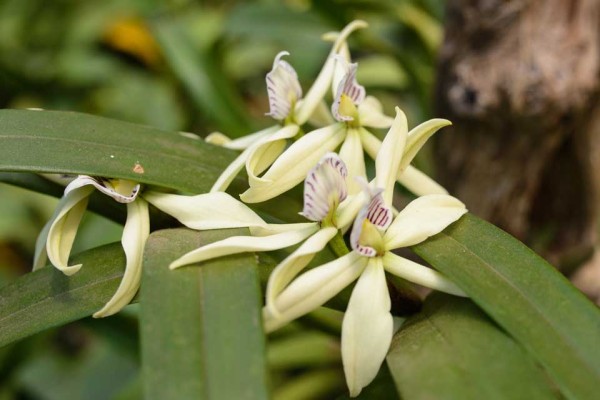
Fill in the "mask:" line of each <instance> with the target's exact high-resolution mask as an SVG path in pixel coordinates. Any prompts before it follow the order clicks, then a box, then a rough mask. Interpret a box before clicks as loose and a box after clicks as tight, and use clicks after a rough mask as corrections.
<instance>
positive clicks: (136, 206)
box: [94, 198, 150, 318]
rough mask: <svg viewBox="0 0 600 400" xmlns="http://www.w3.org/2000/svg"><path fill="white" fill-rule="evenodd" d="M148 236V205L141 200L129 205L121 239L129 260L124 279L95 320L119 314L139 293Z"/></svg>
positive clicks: (96, 314) (95, 314)
mask: <svg viewBox="0 0 600 400" xmlns="http://www.w3.org/2000/svg"><path fill="white" fill-rule="evenodd" d="M148 235H150V218H149V215H148V203H146V202H145V201H144V200H143V199H141V198H140V199H138V200H136V201H134V202H133V203H129V204H127V221H126V222H125V227H124V228H123V237H122V238H121V244H122V245H123V250H125V258H126V260H127V261H126V265H125V273H124V274H123V279H121V283H120V284H119V287H118V288H117V291H116V292H115V294H113V296H112V297H111V299H110V300H109V301H108V303H106V304H105V305H104V307H102V309H100V310H99V311H97V312H95V313H94V318H102V317H108V316H109V315H113V314H115V313H117V312H119V311H120V310H121V309H122V308H123V307H125V306H126V305H127V304H129V302H130V301H131V299H133V297H134V296H135V294H136V293H137V291H138V289H139V287H140V280H141V277H142V256H143V254H144V246H145V244H146V239H148Z"/></svg>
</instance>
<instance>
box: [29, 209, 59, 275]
mask: <svg viewBox="0 0 600 400" xmlns="http://www.w3.org/2000/svg"><path fill="white" fill-rule="evenodd" d="M63 199H64V197H63ZM58 208H62V207H61V206H60V205H59V206H58V207H57V209H58ZM53 221H54V217H52V219H50V220H49V221H48V222H46V224H45V225H44V227H43V228H42V230H41V232H40V234H39V235H38V237H37V239H36V240H35V251H34V253H33V270H34V271H36V270H38V269H40V268H42V267H45V266H46V264H47V263H48V253H46V242H47V241H48V233H49V232H50V227H51V226H52V222H53Z"/></svg>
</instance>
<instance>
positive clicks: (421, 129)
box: [398, 118, 452, 173]
mask: <svg viewBox="0 0 600 400" xmlns="http://www.w3.org/2000/svg"><path fill="white" fill-rule="evenodd" d="M448 125H452V122H450V121H448V120H446V119H440V118H436V119H430V120H429V121H425V122H423V123H422V124H420V125H419V126H416V127H414V128H413V129H411V130H410V132H408V138H407V139H406V147H405V149H404V155H403V156H402V162H401V164H400V170H399V171H398V173H402V171H404V169H406V167H408V165H409V164H410V163H411V162H412V160H413V159H414V158H415V156H416V155H417V153H418V152H419V150H421V147H423V145H424V144H425V142H427V140H428V139H429V138H430V137H431V136H432V135H433V134H434V133H436V132H437V131H438V130H439V129H441V128H443V127H445V126H448Z"/></svg>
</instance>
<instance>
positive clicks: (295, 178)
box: [240, 54, 450, 203]
mask: <svg viewBox="0 0 600 400" xmlns="http://www.w3.org/2000/svg"><path fill="white" fill-rule="evenodd" d="M357 68H358V64H356V63H348V62H347V61H346V60H345V59H344V57H343V56H342V54H340V55H338V56H337V57H336V71H340V70H341V71H344V72H343V74H337V75H340V76H341V77H340V78H339V82H337V84H335V79H334V85H333V86H335V87H336V90H335V93H334V101H333V104H332V107H331V112H332V114H333V117H334V118H335V120H336V121H337V122H335V123H333V124H331V125H328V126H326V127H323V128H320V129H316V130H314V131H312V132H310V133H307V134H306V135H304V136H303V137H301V138H300V139H298V140H297V141H296V142H294V143H293V144H292V145H291V146H290V147H289V148H288V149H287V150H285V151H284V152H283V153H282V154H281V155H279V157H278V158H277V159H276V160H275V161H274V162H273V164H272V165H271V167H270V168H269V169H268V170H267V171H266V172H265V173H264V174H263V175H262V176H261V177H259V178H256V177H253V178H252V179H250V180H249V184H250V188H249V189H248V190H247V191H245V192H244V193H242V194H241V196H240V198H241V199H242V200H243V201H244V202H246V203H256V202H261V201H265V200H268V199H270V198H273V197H275V196H277V195H279V194H281V193H283V192H285V191H287V190H289V189H291V188H292V187H294V186H296V185H297V184H299V183H300V182H302V179H304V177H305V176H306V173H307V172H308V170H309V169H310V168H311V167H312V166H313V165H314V164H315V163H316V162H317V161H318V160H319V159H320V158H321V157H322V156H323V154H325V153H327V152H331V151H334V150H335V149H337V148H338V147H340V150H339V154H340V157H341V158H342V160H344V162H345V163H346V165H347V167H348V175H349V179H348V181H349V183H348V185H349V188H348V190H349V193H350V194H356V193H358V192H360V188H359V186H358V185H357V184H356V182H355V180H354V177H356V176H363V177H364V176H365V162H364V152H365V151H366V152H367V153H368V154H369V155H370V156H371V157H373V158H375V157H376V155H377V151H378V150H379V147H380V146H381V142H380V140H379V139H377V137H376V136H374V135H373V134H372V133H371V132H369V131H368V130H367V129H366V128H389V127H390V126H391V125H392V123H393V121H394V119H393V118H390V117H388V116H386V115H385V114H384V113H383V112H382V106H381V103H380V102H379V101H378V100H377V99H376V98H374V97H372V96H366V93H365V88H364V87H363V86H361V85H360V84H358V82H357V81H356V71H357ZM334 75H336V74H334ZM447 125H450V122H449V121H447V120H444V119H433V120H430V121H427V122H425V123H423V124H421V125H419V126H417V127H416V128H414V129H413V130H412V131H411V132H410V134H409V136H410V137H412V138H413V139H416V138H418V144H419V146H418V147H417V148H416V149H415V151H414V152H412V153H411V154H410V155H412V157H409V156H410V155H407V158H406V160H408V162H406V163H404V164H403V168H402V169H401V170H398V171H396V172H395V177H396V178H397V177H400V182H401V183H403V184H405V185H406V186H407V187H408V188H409V189H410V190H411V191H413V192H415V193H416V194H419V195H421V194H432V193H441V194H445V193H446V190H445V189H444V188H442V187H441V186H440V185H438V184H437V183H435V181H433V180H432V179H431V178H429V177H427V176H426V175H425V174H423V173H422V172H420V171H418V170H416V169H415V168H414V167H411V166H410V165H409V164H410V162H411V161H412V158H413V157H414V156H415V155H416V153H417V151H418V150H419V149H420V147H421V146H422V145H423V144H424V143H425V142H426V141H427V139H428V138H429V137H430V136H431V135H433V134H434V133H435V132H437V131H438V130H439V129H440V128H442V127H444V126H447ZM405 172H406V177H404V173H405Z"/></svg>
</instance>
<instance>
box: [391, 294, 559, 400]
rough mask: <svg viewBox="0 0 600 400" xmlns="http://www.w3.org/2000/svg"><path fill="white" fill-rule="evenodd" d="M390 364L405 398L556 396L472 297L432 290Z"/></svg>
mask: <svg viewBox="0 0 600 400" xmlns="http://www.w3.org/2000/svg"><path fill="white" fill-rule="evenodd" d="M387 364H388V367H389V368H390V371H391V373H392V376H393V377H394V380H395V382H396V387H397V389H398V392H399V394H400V397H402V398H406V399H411V400H412V399H432V398H433V399H442V398H443V399H446V400H452V399H457V400H468V399H473V400H477V399H490V400H493V399H498V400H501V399H531V400H534V399H555V398H557V396H556V395H555V394H554V393H553V392H552V390H551V389H550V388H549V386H548V381H547V379H546V377H545V376H544V374H543V373H542V371H541V369H540V368H539V367H538V366H537V365H536V363H535V361H533V358H532V357H531V356H530V355H529V354H528V353H527V352H526V351H525V350H524V349H523V348H522V347H521V346H519V344H518V343H516V342H515V341H514V339H512V338H511V337H510V336H508V335H507V334H506V333H505V332H503V331H502V330H500V329H498V327H497V326H496V325H495V324H494V323H493V322H492V321H491V320H490V319H489V318H487V317H486V315H485V314H484V313H483V312H482V311H481V310H480V309H479V308H477V307H476V306H475V305H474V304H473V303H472V302H471V301H469V300H467V299H462V298H459V297H453V296H448V295H441V294H440V295H438V294H434V295H432V296H429V298H428V299H427V300H426V301H425V304H424V308H423V311H422V312H421V313H419V314H417V315H416V316H414V317H411V318H409V319H408V320H407V321H406V322H405V324H404V325H403V327H402V329H401V330H400V331H399V332H398V333H397V334H396V335H395V336H394V340H393V341H392V345H391V347H390V351H389V353H388V356H387Z"/></svg>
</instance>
